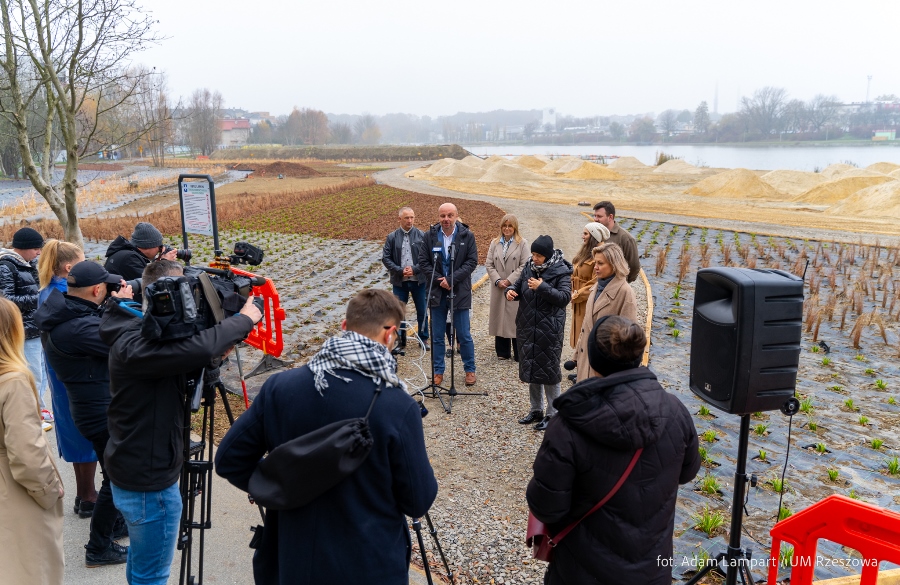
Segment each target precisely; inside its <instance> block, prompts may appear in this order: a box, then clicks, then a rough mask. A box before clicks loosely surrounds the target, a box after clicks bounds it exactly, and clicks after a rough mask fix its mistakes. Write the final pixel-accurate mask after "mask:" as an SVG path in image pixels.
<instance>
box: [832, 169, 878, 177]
mask: <svg viewBox="0 0 900 585" xmlns="http://www.w3.org/2000/svg"><path fill="white" fill-rule="evenodd" d="M884 175H885V173H879V172H878V171H872V170H869V169H853V170H850V171H846V172H843V173H841V175H840V176H841V178H844V177H883V176H884Z"/></svg>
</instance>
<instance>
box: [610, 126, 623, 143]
mask: <svg viewBox="0 0 900 585" xmlns="http://www.w3.org/2000/svg"><path fill="white" fill-rule="evenodd" d="M609 135H610V136H612V138H613V140H622V137H623V136H625V126H623V125H621V124H619V123H618V122H612V123H611V124H610V125H609Z"/></svg>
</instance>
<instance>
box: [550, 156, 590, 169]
mask: <svg viewBox="0 0 900 585" xmlns="http://www.w3.org/2000/svg"><path fill="white" fill-rule="evenodd" d="M573 161H578V162H582V160H581V159H580V158H577V157H574V156H561V157H559V158H555V159H553V160H552V161H550V162H548V163H547V164H546V165H544V168H542V169H541V172H542V173H555V172H556V171H558V170H559V169H561V168H562V167H564V166H566V165H567V164H570V163H571V162H573Z"/></svg>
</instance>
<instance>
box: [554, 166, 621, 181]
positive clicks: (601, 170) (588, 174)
mask: <svg viewBox="0 0 900 585" xmlns="http://www.w3.org/2000/svg"><path fill="white" fill-rule="evenodd" d="M557 172H559V171H557ZM564 176H565V177H566V178H567V179H589V180H590V179H593V180H599V181H618V180H619V179H621V178H622V175H620V174H619V173H617V172H616V171H611V170H609V169H608V168H606V167H602V166H600V165H598V164H594V163H589V162H586V163H584V164H583V165H581V166H580V167H578V168H577V169H575V170H574V171H569V172H568V173H566V174H565V175H564Z"/></svg>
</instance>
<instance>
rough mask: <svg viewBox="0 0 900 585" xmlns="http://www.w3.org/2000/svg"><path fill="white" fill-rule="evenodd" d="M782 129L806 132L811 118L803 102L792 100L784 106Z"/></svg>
mask: <svg viewBox="0 0 900 585" xmlns="http://www.w3.org/2000/svg"><path fill="white" fill-rule="evenodd" d="M783 119H784V122H783V123H782V127H783V128H784V129H785V130H787V131H789V132H805V131H806V130H807V128H808V121H809V116H808V112H807V110H806V104H804V103H803V100H796V99H795V100H791V101H789V102H788V103H787V104H785V106H784V113H783Z"/></svg>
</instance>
